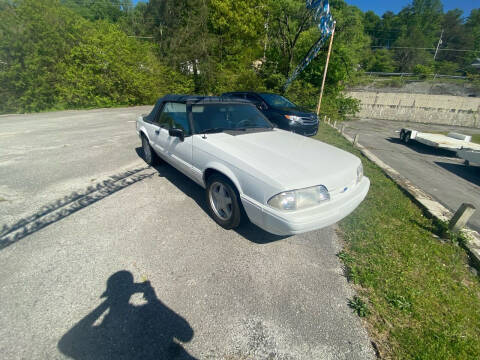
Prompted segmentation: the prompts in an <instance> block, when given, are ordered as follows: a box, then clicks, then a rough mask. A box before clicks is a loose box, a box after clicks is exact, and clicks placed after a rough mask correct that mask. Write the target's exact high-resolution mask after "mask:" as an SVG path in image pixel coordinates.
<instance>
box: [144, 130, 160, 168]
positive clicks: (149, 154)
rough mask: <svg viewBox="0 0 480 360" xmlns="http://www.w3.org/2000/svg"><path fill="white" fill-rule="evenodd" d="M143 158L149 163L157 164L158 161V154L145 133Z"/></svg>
mask: <svg viewBox="0 0 480 360" xmlns="http://www.w3.org/2000/svg"><path fill="white" fill-rule="evenodd" d="M142 148H143V158H144V160H145V162H146V163H147V164H148V165H151V166H153V165H155V164H156V163H157V162H158V157H157V154H155V151H153V149H152V147H151V146H150V143H149V142H148V140H147V138H146V136H145V135H143V136H142Z"/></svg>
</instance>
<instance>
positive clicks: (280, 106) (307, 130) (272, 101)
mask: <svg viewBox="0 0 480 360" xmlns="http://www.w3.org/2000/svg"><path fill="white" fill-rule="evenodd" d="M222 96H223V97H229V98H239V99H246V100H248V101H251V102H252V103H253V104H255V105H256V106H257V108H258V109H259V110H260V111H261V112H262V113H263V114H264V115H265V116H266V117H267V118H268V120H270V121H271V122H272V123H274V124H275V125H276V126H277V127H279V128H280V129H283V130H287V131H293V132H295V133H297V134H301V135H306V136H313V135H315V134H316V133H317V131H318V117H317V115H316V114H314V113H312V112H310V111H308V110H305V109H302V108H300V107H299V106H297V105H296V104H294V103H293V102H291V101H290V100H288V99H287V98H286V97H284V96H282V95H278V94H271V93H256V92H246V91H240V92H228V93H224V94H222Z"/></svg>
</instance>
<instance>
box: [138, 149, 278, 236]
mask: <svg viewBox="0 0 480 360" xmlns="http://www.w3.org/2000/svg"><path fill="white" fill-rule="evenodd" d="M135 151H136V152H137V155H138V156H139V157H141V158H142V159H143V149H142V148H141V147H138V148H136V149H135ZM155 169H156V170H157V171H158V175H159V176H161V177H163V178H165V179H167V180H168V181H169V182H170V183H172V184H173V185H175V186H176V187H177V188H178V189H179V190H181V191H182V192H183V193H184V194H185V195H187V196H188V197H190V198H192V199H193V200H194V201H195V202H196V203H197V204H198V206H199V207H200V208H201V209H202V210H203V211H205V212H206V213H207V214H208V215H209V216H210V212H209V211H208V207H207V200H206V197H205V190H204V189H203V188H202V187H201V186H199V185H198V184H197V183H195V182H194V181H192V180H191V179H190V178H188V177H187V176H186V175H184V174H182V173H181V172H180V171H178V170H177V169H175V168H174V167H172V166H170V165H169V164H167V163H165V162H161V164H160V165H157V166H155ZM212 221H214V220H213V219H212ZM234 231H236V232H237V233H238V234H239V235H241V236H243V237H244V238H245V239H247V240H249V241H251V242H254V243H256V244H268V243H271V242H273V241H278V240H282V239H285V238H287V236H278V235H274V234H270V233H268V232H266V231H264V230H262V229H260V228H259V227H258V226H256V225H254V224H252V223H251V222H250V221H248V219H244V221H242V224H241V225H240V226H239V227H238V228H236V229H234Z"/></svg>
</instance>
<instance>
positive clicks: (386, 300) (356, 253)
mask: <svg viewBox="0 0 480 360" xmlns="http://www.w3.org/2000/svg"><path fill="white" fill-rule="evenodd" d="M316 138H317V139H318V140H321V141H324V142H327V143H330V144H332V145H335V146H337V147H339V148H342V149H344V150H347V151H349V152H352V153H354V154H355V155H357V156H359V157H360V158H361V159H362V162H363V165H364V169H365V174H366V176H368V177H369V178H370V180H371V183H372V185H371V188H370V192H369V194H368V196H367V198H366V199H365V201H364V202H363V203H362V204H361V205H360V206H359V207H358V209H357V210H356V211H355V212H354V213H353V214H351V215H350V216H348V217H347V218H346V219H344V220H343V221H341V222H340V224H339V225H340V229H341V231H342V233H343V237H344V239H345V241H346V246H345V249H344V250H343V251H342V252H341V253H339V254H338V256H339V258H340V259H342V261H343V262H344V264H345V267H346V268H347V277H348V279H349V280H350V281H351V282H352V283H354V284H355V285H354V286H355V287H356V289H357V293H358V294H359V296H361V298H363V299H365V301H364V302H365V303H368V304H369V306H368V311H369V312H370V315H369V316H368V317H366V321H367V324H368V330H369V333H370V336H371V337H372V339H373V340H374V341H375V343H376V344H377V347H378V350H379V352H380V354H381V356H382V357H383V358H394V359H479V358H480V281H479V278H478V277H476V276H475V275H473V274H472V273H471V272H470V271H469V269H468V258H467V255H466V253H465V251H464V250H463V249H462V248H461V246H459V244H460V243H461V241H463V240H462V239H459V238H457V237H453V235H450V234H449V233H448V232H447V231H446V228H445V224H441V223H439V222H436V221H433V220H432V219H429V218H426V217H425V216H424V215H423V212H422V211H421V209H420V208H418V207H417V206H416V205H415V204H414V203H413V202H412V201H411V200H410V199H409V198H408V197H407V196H406V195H405V194H404V193H403V192H402V190H401V189H400V188H399V187H398V186H397V185H396V184H395V183H394V182H393V181H392V180H390V179H389V178H387V177H386V176H385V174H384V173H383V172H382V171H381V170H380V168H378V167H377V166H376V165H374V164H373V163H372V162H370V161H369V160H368V159H366V158H365V157H363V156H362V155H361V153H360V152H359V151H358V150H357V149H356V148H354V147H353V146H352V145H351V144H350V143H349V142H347V141H346V140H345V139H344V138H343V137H342V136H341V135H340V134H339V133H338V132H337V131H335V130H334V129H332V128H330V127H329V126H327V125H323V124H322V125H321V126H320V130H319V133H318V135H317V136H316ZM439 237H440V238H442V239H446V240H447V241H440V239H439ZM362 301H363V300H362ZM353 305H354V306H355V307H354V309H357V308H358V307H359V306H360V305H359V302H358V301H354V304H353ZM357 313H358V312H357Z"/></svg>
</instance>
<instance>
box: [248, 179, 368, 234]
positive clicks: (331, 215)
mask: <svg viewBox="0 0 480 360" xmlns="http://www.w3.org/2000/svg"><path fill="white" fill-rule="evenodd" d="M369 188H370V180H369V179H368V178H367V177H363V179H362V181H361V182H360V183H359V184H358V185H357V186H355V187H354V188H352V189H350V191H347V192H346V193H344V194H341V195H339V196H338V197H337V198H335V199H332V200H331V201H330V202H328V203H325V204H323V205H320V206H317V207H315V208H311V209H306V210H300V211H293V212H282V211H279V210H276V209H273V208H271V207H269V206H266V205H262V204H259V203H256V202H254V201H251V199H247V198H245V197H243V196H242V197H241V198H242V204H243V207H244V209H245V212H246V213H247V215H248V218H249V219H250V221H251V222H252V223H254V224H255V225H257V226H258V227H260V228H262V229H263V230H265V231H267V232H269V233H272V234H275V235H281V236H285V235H295V234H301V233H304V232H308V231H312V230H317V229H321V228H324V227H327V226H330V225H332V224H335V223H336V222H338V221H340V220H342V219H343V218H345V217H346V216H347V215H349V214H350V213H351V212H352V211H353V210H355V209H356V208H357V206H358V205H360V203H361V202H362V201H363V199H365V196H367V193H368V190H369Z"/></svg>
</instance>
